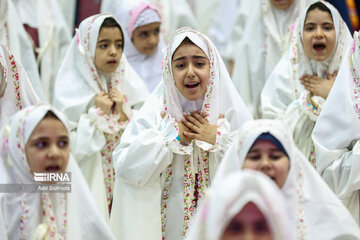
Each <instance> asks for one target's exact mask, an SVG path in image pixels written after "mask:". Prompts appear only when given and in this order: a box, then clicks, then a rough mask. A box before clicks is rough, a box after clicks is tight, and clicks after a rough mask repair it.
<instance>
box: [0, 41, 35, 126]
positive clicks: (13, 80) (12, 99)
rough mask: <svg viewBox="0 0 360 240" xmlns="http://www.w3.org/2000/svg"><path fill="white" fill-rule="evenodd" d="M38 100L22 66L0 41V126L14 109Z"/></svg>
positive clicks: (17, 109) (16, 109)
mask: <svg viewBox="0 0 360 240" xmlns="http://www.w3.org/2000/svg"><path fill="white" fill-rule="evenodd" d="M39 102H40V98H39V97H38V95H37V94H36V93H35V91H34V89H33V87H32V85H31V82H30V81H29V78H28V76H27V74H26V72H25V70H24V68H23V66H22V65H21V63H20V62H19V61H18V60H17V59H16V58H15V56H14V55H13V54H12V52H11V51H9V49H8V48H7V47H5V46H4V45H3V44H2V43H0V127H1V126H2V125H3V124H5V123H6V122H7V121H8V120H9V118H10V117H11V116H12V115H13V114H14V113H15V112H16V111H19V110H21V109H23V108H25V107H28V106H30V105H33V104H36V103H39Z"/></svg>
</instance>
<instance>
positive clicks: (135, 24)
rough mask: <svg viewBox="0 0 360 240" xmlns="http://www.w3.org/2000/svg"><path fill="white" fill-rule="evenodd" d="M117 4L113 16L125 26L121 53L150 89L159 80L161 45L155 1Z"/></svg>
mask: <svg viewBox="0 0 360 240" xmlns="http://www.w3.org/2000/svg"><path fill="white" fill-rule="evenodd" d="M119 6H120V7H119V9H118V10H117V13H116V18H117V19H118V20H119V22H120V24H121V26H122V27H123V28H124V41H125V46H124V47H125V48H124V53H125V55H126V57H127V60H128V61H129V63H130V65H131V66H132V67H133V68H134V70H135V71H136V72H137V74H139V76H140V78H141V79H142V80H143V81H144V83H145V84H146V86H147V88H148V90H149V92H152V91H153V90H154V89H155V87H156V86H157V84H158V83H159V82H160V80H161V58H162V50H163V48H164V43H163V40H162V37H161V36H160V27H161V19H160V15H159V12H158V11H157V10H156V8H155V6H154V5H152V4H150V3H148V2H146V1H140V0H132V1H122V2H121V4H119Z"/></svg>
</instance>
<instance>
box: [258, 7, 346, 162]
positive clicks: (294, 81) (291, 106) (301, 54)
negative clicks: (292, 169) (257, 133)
mask: <svg viewBox="0 0 360 240" xmlns="http://www.w3.org/2000/svg"><path fill="white" fill-rule="evenodd" d="M323 3H324V4H325V5H326V6H327V7H328V8H329V9H330V11H331V13H332V18H333V21H334V26H335V32H336V45H335V48H334V50H333V53H332V55H331V56H330V57H329V58H328V59H326V60H325V61H323V62H316V61H314V60H311V59H310V57H308V56H307V55H306V53H305V51H304V48H303V45H302V29H303V26H304V22H305V16H306V12H307V9H308V8H309V6H308V7H307V9H306V10H305V11H304V12H303V13H302V14H301V17H300V18H299V20H298V21H297V22H296V25H295V29H294V35H293V37H292V40H291V46H290V48H289V49H288V51H287V52H286V54H284V56H283V57H282V58H281V60H280V61H279V63H278V65H277V66H276V67H275V69H274V71H273V72H272V73H271V75H270V77H269V79H268V80H267V83H266V84H265V86H264V89H263V91H262V93H261V105H262V111H263V115H264V117H265V118H271V119H275V118H277V119H281V120H284V121H285V122H286V123H287V124H288V126H289V127H290V129H291V131H292V133H293V136H294V141H295V144H296V146H297V147H298V148H299V149H300V151H301V152H302V153H303V154H304V156H305V157H307V158H309V160H310V161H311V162H312V163H313V164H315V154H314V145H313V142H312V141H311V133H312V131H313V128H314V125H315V122H316V120H317V118H318V116H319V114H320V112H321V109H322V106H323V104H324V102H325V99H323V98H321V97H315V98H313V99H314V101H315V102H316V104H318V105H319V106H318V108H317V109H316V108H315V107H313V106H312V105H311V104H310V103H309V102H308V99H309V98H310V93H309V92H308V91H306V90H305V88H304V86H303V85H302V84H301V82H300V78H301V77H302V76H303V75H304V74H309V75H313V74H314V73H317V74H318V76H319V77H322V78H326V74H325V72H326V70H327V71H328V72H329V73H330V74H332V73H334V72H335V71H336V70H338V69H339V67H340V64H341V60H342V59H343V57H344V55H345V50H346V46H348V45H349V44H350V43H351V39H352V37H351V34H350V32H349V30H348V28H347V26H346V24H345V23H344V21H343V20H342V19H341V16H340V14H339V12H338V11H337V10H336V9H335V8H334V7H333V6H332V5H331V4H329V3H326V2H323Z"/></svg>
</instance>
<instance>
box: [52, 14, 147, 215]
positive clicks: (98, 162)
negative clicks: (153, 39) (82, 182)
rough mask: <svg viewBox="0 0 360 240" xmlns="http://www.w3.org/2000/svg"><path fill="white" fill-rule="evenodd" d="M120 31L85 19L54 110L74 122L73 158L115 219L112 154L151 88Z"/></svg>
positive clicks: (101, 19)
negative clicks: (136, 68) (135, 66)
mask: <svg viewBox="0 0 360 240" xmlns="http://www.w3.org/2000/svg"><path fill="white" fill-rule="evenodd" d="M123 47H124V38H123V34H122V30H121V28H120V25H119V24H118V22H117V21H116V20H115V18H114V17H113V16H111V15H108V14H99V15H94V16H91V17H89V18H87V19H85V20H84V21H83V22H82V23H81V24H80V27H79V30H78V31H77V32H76V35H75V36H74V38H73V40H72V42H71V45H70V47H69V49H68V52H67V54H66V56H65V59H64V61H63V63H62V66H61V68H60V71H59V74H58V77H57V80H56V84H55V91H54V103H53V104H54V106H56V107H57V108H58V109H59V110H60V111H62V112H63V113H65V115H66V116H67V117H68V118H69V120H70V124H71V125H70V129H71V132H72V134H71V135H72V136H71V138H72V139H71V140H72V147H71V149H72V153H73V155H74V157H75V159H76V161H78V163H79V167H80V169H81V170H82V172H83V174H84V176H85V179H86V180H87V182H88V184H89V186H90V189H91V191H92V192H93V194H94V197H95V200H96V202H97V205H98V207H99V209H100V212H101V213H102V214H103V215H104V217H105V219H107V220H108V219H109V211H110V209H111V202H112V194H113V179H114V174H115V173H114V168H113V162H112V152H113V150H114V149H115V147H116V146H117V145H118V144H119V141H120V137H121V134H122V132H123V130H124V129H125V127H126V126H127V124H128V122H129V119H131V118H132V115H133V111H134V108H135V107H136V106H139V105H141V104H142V103H143V102H144V101H145V99H146V97H147V95H148V91H147V89H146V86H145V85H144V83H143V82H142V80H141V79H140V78H139V76H138V75H137V74H136V73H135V72H134V70H133V69H132V68H131V66H130V65H129V64H128V63H127V61H126V57H125V55H124V54H122V52H123Z"/></svg>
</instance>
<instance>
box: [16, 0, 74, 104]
mask: <svg viewBox="0 0 360 240" xmlns="http://www.w3.org/2000/svg"><path fill="white" fill-rule="evenodd" d="M13 2H14V6H15V8H16V10H17V11H18V14H19V16H20V19H22V23H23V24H28V25H29V26H31V27H33V28H36V29H37V30H38V36H39V48H38V49H36V52H37V53H38V56H37V60H36V61H37V65H38V69H39V71H40V79H41V86H42V88H43V94H44V99H45V101H47V102H49V103H50V102H51V101H52V98H53V91H54V83H55V78H56V75H57V73H58V69H59V67H60V64H61V62H62V59H63V57H64V55H65V53H66V50H67V48H68V46H69V43H70V40H71V33H70V30H69V28H68V25H67V23H66V21H65V18H64V16H63V14H62V12H61V9H60V7H59V5H58V2H57V0H13ZM28 41H32V40H30V38H29V39H28Z"/></svg>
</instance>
